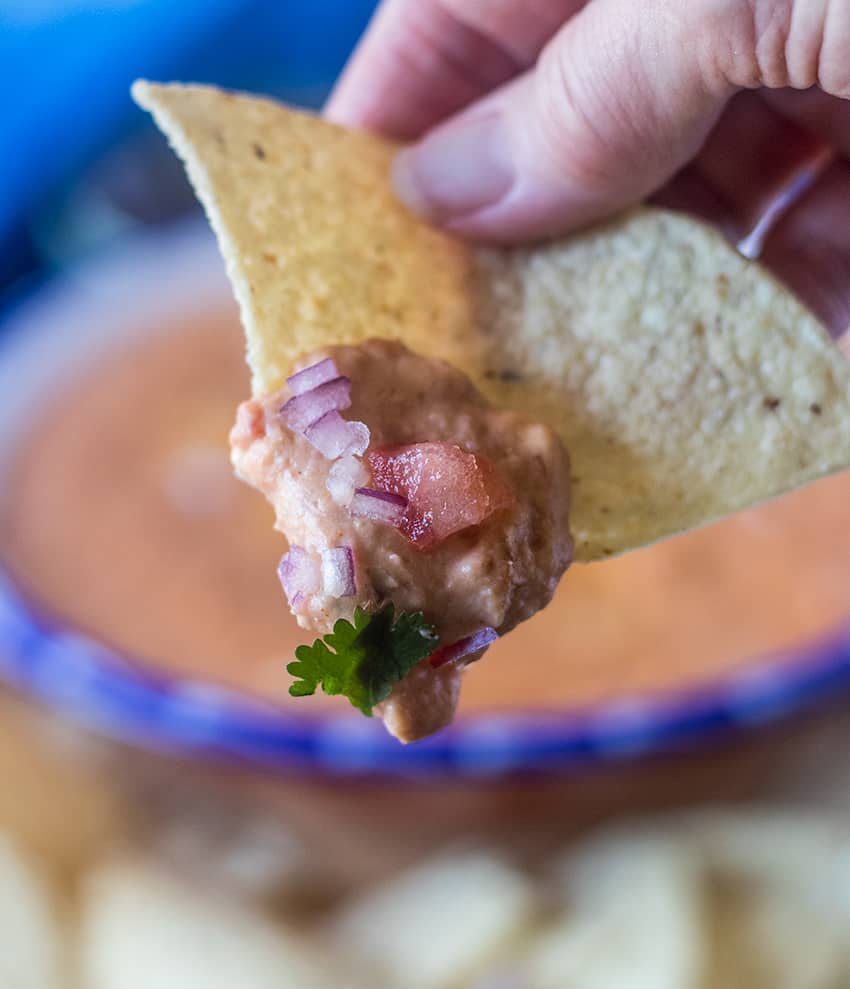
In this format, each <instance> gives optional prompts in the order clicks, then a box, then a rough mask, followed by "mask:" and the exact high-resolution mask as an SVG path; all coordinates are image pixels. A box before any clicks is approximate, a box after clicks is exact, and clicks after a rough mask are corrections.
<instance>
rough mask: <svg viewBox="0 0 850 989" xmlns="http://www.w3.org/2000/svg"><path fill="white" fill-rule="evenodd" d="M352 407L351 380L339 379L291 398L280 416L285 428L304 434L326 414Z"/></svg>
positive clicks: (333, 379)
mask: <svg viewBox="0 0 850 989" xmlns="http://www.w3.org/2000/svg"><path fill="white" fill-rule="evenodd" d="M350 405H351V379H350V378H346V377H339V378H332V379H331V380H330V381H326V382H324V384H321V385H318V386H317V387H316V388H311V389H310V391H305V392H303V393H302V394H301V395H295V396H294V397H293V398H290V399H289V401H288V402H287V403H286V404H285V405H284V406H283V407H282V408H281V410H280V412H279V415H280V418H281V421H282V422H283V424H284V425H285V426H288V427H289V428H290V429H291V430H293V431H294V432H296V433H303V432H304V430H305V429H306V428H307V427H308V426H311V425H312V424H313V423H314V422H316V420H317V419H321V418H322V416H323V415H324V414H325V413H326V412H330V411H331V410H332V409H336V410H337V411H339V410H340V409H347V408H348V407H349V406H350Z"/></svg>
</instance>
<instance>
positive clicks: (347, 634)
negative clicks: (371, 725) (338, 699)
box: [286, 604, 439, 717]
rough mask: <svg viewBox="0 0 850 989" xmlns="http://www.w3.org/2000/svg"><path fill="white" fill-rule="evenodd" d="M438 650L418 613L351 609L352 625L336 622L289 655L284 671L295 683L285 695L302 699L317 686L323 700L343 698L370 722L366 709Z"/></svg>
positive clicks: (435, 639)
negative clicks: (327, 696)
mask: <svg viewBox="0 0 850 989" xmlns="http://www.w3.org/2000/svg"><path fill="white" fill-rule="evenodd" d="M438 644H439V639H438V637H437V633H436V631H435V630H434V627H433V626H432V625H429V624H428V623H427V622H426V621H425V618H424V616H423V615H422V612H421V611H417V612H405V611H403V612H401V613H400V614H399V616H398V618H396V617H395V609H394V607H393V605H392V604H387V605H385V606H384V607H383V608H381V610H380V611H377V612H375V613H374V614H369V613H368V612H366V611H364V610H363V609H362V608H356V609H355V611H354V621H353V622H349V621H347V620H346V619H344V618H340V620H339V621H338V622H336V624H335V625H334V628H333V632H331V633H329V634H328V635H326V636H325V637H324V638H323V639H316V641H315V642H314V643H313V644H312V645H311V646H308V645H304V646H299V647H298V648H297V649H296V650H295V662H292V663H290V664H289V665H288V666H287V667H286V669H287V672H288V673H290V674H292V676H293V677H295V678H296V679H295V682H294V683H293V684H291V685H290V687H289V693H290V694H291V695H292V696H293V697H306V696H308V695H310V694H314V693H315V692H316V690H317V688H318V687H319V686H321V688H322V690H324V692H325V693H326V694H343V695H344V696H345V697H347V698H348V699H349V700H350V701H351V703H352V704H353V705H354V707H356V708H357V709H358V710H359V711H362V712H363V714H365V715H366V716H367V717H371V716H372V708H373V707H374V706H375V704H378V703H380V701H383V700H386V699H387V697H389V695H390V692H391V691H392V688H393V684H394V683H396V682H397V681H399V680H402V679H403V678H404V677H406V676H407V674H408V673H410V671H411V670H412V669H413V667H414V666H416V664H417V663H418V662H420V660H423V659H424V658H425V657H426V656H429V655H430V654H431V653H432V652H433V651H434V650H435V649H436V648H437V645H438Z"/></svg>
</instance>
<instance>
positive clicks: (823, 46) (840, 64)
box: [814, 0, 850, 99]
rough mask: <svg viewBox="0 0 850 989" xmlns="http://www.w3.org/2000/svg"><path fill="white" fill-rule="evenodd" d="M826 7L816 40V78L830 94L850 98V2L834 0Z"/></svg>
mask: <svg viewBox="0 0 850 989" xmlns="http://www.w3.org/2000/svg"><path fill="white" fill-rule="evenodd" d="M826 7H827V10H826V11H825V15H824V22H823V27H822V29H821V30H820V32H819V33H818V37H817V43H816V54H815V65H816V68H815V73H814V74H815V77H816V78H815V80H814V81H815V82H817V84H818V85H820V86H821V88H822V89H824V90H825V91H826V92H827V93H829V94H830V95H832V96H838V97H841V98H842V99H850V3H848V2H847V0H832V3H828V4H827V5H826Z"/></svg>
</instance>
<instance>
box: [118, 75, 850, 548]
mask: <svg viewBox="0 0 850 989" xmlns="http://www.w3.org/2000/svg"><path fill="white" fill-rule="evenodd" d="M133 93H134V96H135V98H136V99H137V100H138V102H139V103H140V104H141V105H142V106H143V107H146V108H147V109H149V110H151V111H152V112H153V114H154V117H155V119H156V121H157V123H158V124H159V126H160V127H161V128H162V130H163V131H164V132H165V134H166V135H167V136H168V138H169V140H170V141H171V143H172V144H173V146H174V148H175V149H176V151H177V153H178V154H179V155H180V156H181V157H182V159H183V160H184V162H185V163H186V167H187V169H188V172H189V176H190V178H191V180H192V183H193V185H194V187H195V189H196V191H197V193H198V196H199V197H200V199H201V201H202V202H203V204H204V206H205V208H206V211H207V214H208V216H209V218H210V221H211V222H212V225H213V227H214V228H215V231H216V233H217V235H218V239H219V242H220V245H221V250H222V253H223V254H224V257H225V259H226V262H227V268H228V272H229V275H230V278H231V281H232V282H233V285H234V288H235V291H236V296H237V299H238V301H239V305H240V307H241V311H242V320H243V323H244V325H245V331H246V334H247V338H248V360H249V363H250V365H251V368H252V370H253V376H254V389H255V391H256V392H257V393H262V392H268V391H271V390H273V389H277V388H278V387H280V386H281V384H282V383H283V379H284V378H285V376H286V375H287V374H288V373H289V372H290V369H291V365H292V361H293V359H294V358H295V357H296V356H297V355H299V354H301V353H303V352H304V351H309V350H311V349H315V348H319V347H321V346H325V345H328V344H332V343H351V342H356V341H358V340H363V339H365V338H367V337H371V336H379V337H396V338H399V339H401V340H403V341H404V342H405V343H406V344H407V345H408V346H409V347H411V349H413V350H416V351H418V352H420V353H423V354H426V355H431V356H438V357H442V358H445V359H446V360H448V361H451V362H452V363H454V364H455V365H457V366H458V367H460V368H462V369H463V370H465V371H466V373H467V374H468V375H469V376H470V377H471V378H472V379H473V380H474V381H475V383H476V384H477V385H478V386H479V387H480V388H481V390H482V391H483V392H484V393H485V394H486V395H487V396H488V397H489V398H491V399H492V400H493V401H494V402H497V403H500V404H503V405H507V406H510V407H513V408H517V409H521V410H524V411H526V412H528V413H530V414H531V415H533V416H535V417H537V418H539V419H542V420H545V421H546V422H548V423H550V424H551V425H552V426H553V427H555V428H556V429H557V430H558V431H559V432H560V434H561V435H562V436H563V439H564V441H565V443H566V445H567V448H568V449H569V452H570V456H571V459H572V464H573V475H574V477H573V480H574V489H573V491H574V494H573V497H574V503H573V508H572V513H571V518H572V530H573V535H574V537H575V540H576V549H577V558H578V559H579V560H584V561H589V560H596V559H600V558H603V557H606V556H610V555H613V554H615V553H619V552H622V551H624V550H627V549H632V548H634V547H637V546H641V545H643V544H646V543H649V542H652V541H654V540H656V539H659V538H661V537H664V536H669V535H671V534H673V533H675V532H679V531H681V530H684V529H690V528H693V527H694V526H697V525H700V524H702V523H704V522H707V521H709V520H711V519H714V518H717V517H718V516H722V515H725V514H727V513H729V512H732V511H735V510H737V509H740V508H743V507H745V506H747V505H750V504H752V503H754V502H758V501H761V500H764V499H766V498H769V497H772V496H773V495H777V494H779V493H781V492H783V491H786V490H788V489H790V488H793V487H796V486H798V485H800V484H803V483H805V482H806V481H810V480H812V479H814V478H816V477H819V476H821V475H823V474H828V473H831V472H833V471H837V470H841V469H843V468H845V467H847V466H848V464H850V366H848V364H847V362H846V361H845V360H844V358H843V356H842V355H841V353H840V352H839V350H838V348H837V347H836V346H835V345H834V344H833V343H832V342H831V341H830V339H829V337H828V336H827V334H826V332H825V331H824V330H823V329H822V327H821V326H820V325H819V324H818V322H817V321H816V320H815V319H814V317H812V316H811V315H810V314H809V313H808V312H807V311H806V310H805V309H804V308H803V307H802V306H801V305H800V304H799V303H798V302H797V301H796V299H794V297H793V296H791V295H790V294H789V293H788V292H787V291H786V290H785V289H783V288H782V287H781V286H779V285H778V284H777V283H776V282H774V280H773V279H772V278H771V277H770V276H769V275H768V274H767V273H766V272H765V271H764V270H763V269H762V268H760V267H759V266H758V265H757V264H755V263H753V262H750V261H747V260H745V259H744V258H742V257H740V256H739V255H738V254H737V253H736V252H735V251H733V250H732V249H731V248H730V247H729V246H728V245H727V244H726V242H725V241H724V240H722V238H721V237H720V236H719V235H718V234H717V233H715V232H714V231H712V230H711V229H709V228H707V227H705V226H703V225H701V224H699V223H697V222H695V221H693V220H691V219H688V218H686V217H683V216H680V215H677V214H672V213H667V212H662V211H651V210H638V211H634V212H631V213H628V214H625V215H623V216H621V217H619V218H618V219H616V220H614V221H612V222H609V223H607V224H605V225H603V226H600V227H597V228H595V229H593V230H590V231H588V232H586V233H582V234H579V235H577V236H574V237H570V238H568V239H566V240H563V241H560V242H557V243H553V244H549V245H545V246H541V247H533V248H520V249H512V250H495V249H484V248H474V247H471V246H469V245H466V244H463V243H461V242H459V241H457V240H454V239H452V238H450V237H448V236H445V235H443V234H441V233H439V232H437V231H435V230H433V229H431V228H430V227H429V226H427V225H426V224H425V223H423V222H421V221H419V220H418V219H416V218H414V217H413V216H411V215H410V214H409V213H408V212H406V211H405V210H404V208H403V207H402V206H401V205H399V203H398V202H397V201H396V200H395V198H394V196H393V194H392V190H391V187H390V182H389V166H390V161H391V159H392V156H393V153H394V150H395V147H394V145H392V144H391V143H389V142H387V141H384V140H382V139H379V138H376V137H372V136H369V135H366V134H359V133H352V132H349V131H346V130H344V129H342V128H339V127H337V126H335V125H333V124H330V123H327V122H325V121H323V120H320V119H318V118H316V117H313V116H310V115H307V114H303V113H300V112H296V111H293V110H290V109H288V108H286V107H283V106H281V105H279V104H276V103H273V102H271V101H268V100H262V99H255V98H253V97H247V96H239V95H234V94H230V93H225V92H221V91H219V90H216V89H213V88H208V87H203V86H176V85H174V86H161V85H152V84H150V83H144V82H139V83H136V85H135V87H134V89H133Z"/></svg>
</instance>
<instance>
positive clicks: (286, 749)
mask: <svg viewBox="0 0 850 989" xmlns="http://www.w3.org/2000/svg"><path fill="white" fill-rule="evenodd" d="M199 285H202V286H204V293H205V298H206V297H207V296H208V297H209V300H212V301H215V300H216V299H221V301H222V304H226V303H225V300H228V299H229V289H228V286H227V284H226V281H225V278H224V274H223V271H222V266H221V263H220V260H219V258H218V254H217V252H216V249H215V245H214V244H213V242H212V240H211V237H210V235H209V233H208V232H207V230H206V228H205V227H203V226H201V225H199V224H198V223H197V222H195V221H193V222H192V223H190V224H188V225H184V226H181V227H179V228H175V229H173V230H171V231H170V232H169V233H167V234H156V235H150V236H146V237H144V238H141V239H139V240H137V241H135V242H134V243H132V244H131V245H130V246H128V247H126V248H125V249H123V250H122V251H120V252H118V253H117V254H116V253H114V252H113V253H112V255H111V256H110V257H109V258H108V259H106V260H101V261H96V262H93V263H90V264H88V265H86V266H85V267H81V268H79V269H78V270H76V271H74V272H72V273H71V274H70V275H68V276H66V277H65V278H63V279H62V280H61V281H60V282H57V283H55V284H52V285H49V286H47V287H45V288H44V289H42V290H41V291H39V292H38V293H37V294H35V295H34V296H32V297H31V298H30V299H28V300H27V301H25V302H24V303H23V304H21V305H20V306H19V307H18V308H17V309H16V311H15V312H13V313H11V314H7V316H6V319H5V324H4V325H3V326H2V327H0V394H2V395H3V396H4V407H5V409H6V410H7V412H6V415H5V416H4V418H3V421H2V422H0V484H2V477H3V471H4V466H5V465H4V458H5V457H6V455H7V454H8V453H9V451H10V449H12V447H13V445H14V442H15V438H16V435H18V434H19V432H20V429H21V425H22V423H21V420H22V419H23V418H25V417H24V416H21V415H16V410H20V411H25V410H26V408H27V406H28V403H30V402H32V399H33V396H34V395H36V394H38V391H39V389H41V388H42V387H44V386H45V385H46V384H47V383H48V382H49V381H50V380H51V379H52V377H53V376H55V375H57V374H58V373H60V371H61V373H62V374H63V375H67V374H68V371H69V368H72V367H73V366H74V364H75V363H77V364H80V365H82V364H85V363H86V362H88V361H93V360H96V359H98V358H99V357H101V356H102V355H103V353H104V350H105V348H106V347H108V346H109V345H110V343H109V341H110V340H113V338H114V337H115V335H116V329H120V330H121V332H120V333H119V334H118V336H119V337H120V338H121V339H120V341H118V342H119V343H120V342H122V341H124V339H125V337H126V336H127V335H129V334H132V333H133V332H141V331H142V329H143V328H144V327H150V326H151V325H152V324H153V323H154V322H156V321H160V322H168V320H169V317H173V316H174V315H176V314H179V313H181V312H182V313H186V312H187V311H190V309H189V307H191V306H192V305H193V304H194V303H195V302H196V292H197V286H199ZM128 298H133V299H144V310H143V312H140V313H137V314H133V313H128V311H127V310H128V307H127V305H126V302H127V299H128ZM228 304H229V303H228ZM136 320H138V326H136V325H135V322H134V321H136ZM69 342H72V344H73V345H72V346H69ZM0 559H2V551H0ZM0 677H2V678H3V679H5V680H6V681H7V682H8V683H9V684H11V685H12V686H13V687H14V688H16V689H17V690H19V691H21V692H23V693H25V694H28V695H31V696H32V697H34V698H36V699H38V700H40V701H42V702H44V703H46V704H48V705H50V706H51V707H53V708H55V709H57V710H61V711H62V712H64V713H66V714H68V715H70V716H72V717H73V718H75V719H77V720H79V721H80V722H83V723H84V724H85V725H87V726H89V727H91V728H93V729H95V730H96V731H99V732H102V733H105V734H107V735H109V736H113V737H116V738H118V739H121V740H124V741H129V742H131V743H133V744H135V745H138V746H141V747H145V748H151V749H156V750H163V751H167V752H170V753H175V754H179V755H183V756H190V757H197V758H204V759H222V760H229V759H236V760H239V761H240V762H242V763H246V762H247V763H249V764H254V765H256V766H257V767H258V768H259V767H262V768H264V769H269V768H273V769H275V770H280V771H285V772H292V771H299V772H308V773H315V774H321V775H323V776H337V777H342V776H344V777H361V776H366V775H369V776H372V775H379V776H394V777H397V778H398V777H422V776H426V777H432V778H433V777H438V778H440V779H447V778H449V779H450V778H467V779H471V778H478V779H482V778H484V779H486V778H494V777H500V776H503V775H508V774H516V773H530V772H538V771H544V772H552V771H556V772H564V771H569V770H574V769H576V768H579V767H583V768H586V767H587V766H589V765H590V764H594V763H601V762H611V761H617V760H625V759H635V758H636V757H638V756H644V755H646V754H649V753H654V752H661V751H664V750H666V749H671V748H674V747H675V748H678V747H680V746H681V744H682V743H683V742H692V741H696V740H699V739H709V738H716V737H717V736H719V735H721V734H724V733H726V732H728V731H729V730H730V729H731V728H734V727H739V726H749V725H755V724H761V723H764V722H767V721H773V720H775V719H778V718H780V717H782V716H785V715H788V714H790V713H791V712H794V711H797V710H799V709H801V708H803V707H804V706H808V705H811V704H812V703H814V702H816V701H817V700H819V699H821V698H823V697H825V696H826V695H831V694H834V693H835V691H836V689H838V688H839V687H840V686H842V685H844V684H845V683H850V625H848V626H847V627H844V628H841V629H838V630H835V632H834V633H833V634H831V635H830V636H828V637H826V638H824V639H822V640H821V641H818V642H813V643H812V644H811V645H809V646H807V647H806V648H805V649H801V650H797V651H793V652H787V653H784V654H780V655H772V656H768V657H763V658H758V657H755V658H754V659H753V661H752V662H751V663H748V664H746V665H745V667H744V668H743V669H742V670H741V671H739V672H737V673H735V675H734V676H730V677H728V678H726V679H723V680H721V681H718V682H716V683H714V684H713V685H709V686H701V687H700V688H699V689H694V690H684V691H681V692H676V693H670V694H657V693H654V694H652V695H649V696H635V697H633V698H630V699H628V700H618V701H616V702H611V703H606V704H600V705H597V706H594V707H592V708H588V709H584V708H581V709H574V708H565V709H563V710H559V711H552V710H551V709H549V710H548V711H546V712H545V713H542V712H533V711H528V712H517V713H493V714H475V715H469V716H465V717H461V718H460V719H459V721H458V722H457V723H456V724H455V725H454V726H453V727H452V728H450V729H448V730H446V731H444V732H442V733H440V734H439V735H437V736H435V737H433V738H431V739H428V740H426V741H423V742H420V743H417V744H415V745H409V746H406V747H405V746H401V745H400V744H399V743H397V742H396V741H395V740H394V739H392V738H391V737H390V736H389V735H387V734H386V732H385V730H384V728H383V726H382V725H381V724H380V722H378V721H377V720H375V721H370V720H366V719H364V718H362V717H361V716H360V715H358V714H354V713H352V714H351V715H349V714H345V713H339V714H337V713H330V714H328V713H324V712H323V713H320V714H315V713H310V711H309V705H306V707H307V708H308V711H307V713H305V714H300V713H298V714H293V713H291V711H289V710H278V709H275V708H273V707H270V706H267V705H263V704H261V703H258V702H256V701H254V700H252V699H250V698H248V697H246V696H243V695H240V694H238V693H237V692H235V691H232V690H228V689H224V688H221V687H217V686H213V685H211V684H207V683H200V682H189V681H185V680H177V679H169V678H167V677H165V676H161V675H159V674H156V675H154V674H152V673H151V672H150V671H149V670H148V669H146V668H145V666H144V664H143V663H140V662H134V660H133V658H132V657H130V656H122V655H117V654H115V653H114V652H112V651H109V650H108V649H106V648H105V647H104V646H103V645H101V644H99V643H97V642H95V641H92V640H91V639H90V638H87V637H86V636H84V635H82V634H81V633H80V632H79V631H78V630H75V629H73V628H68V627H63V626H62V625H59V624H57V623H56V622H55V620H52V619H51V618H49V617H48V616H47V615H46V614H45V613H43V612H42V610H41V608H40V605H39V601H38V600H37V598H34V597H31V596H27V595H26V594H25V593H24V592H23V591H22V590H21V588H19V587H17V586H15V584H14V582H13V580H12V578H11V577H10V576H9V575H8V574H4V573H3V571H2V569H0Z"/></svg>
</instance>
